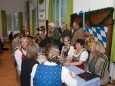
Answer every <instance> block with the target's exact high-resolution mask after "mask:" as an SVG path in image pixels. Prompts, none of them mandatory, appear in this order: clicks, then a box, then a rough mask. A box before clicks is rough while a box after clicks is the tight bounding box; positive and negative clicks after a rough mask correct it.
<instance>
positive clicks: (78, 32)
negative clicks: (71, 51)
mask: <svg viewBox="0 0 115 86" xmlns="http://www.w3.org/2000/svg"><path fill="white" fill-rule="evenodd" d="M72 28H73V31H74V32H73V34H72V37H71V45H75V44H76V41H77V39H83V40H84V37H85V33H84V31H83V29H82V28H81V27H80V25H79V23H78V22H73V26H72Z"/></svg>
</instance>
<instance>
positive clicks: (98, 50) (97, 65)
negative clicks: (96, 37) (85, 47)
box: [87, 41, 109, 85]
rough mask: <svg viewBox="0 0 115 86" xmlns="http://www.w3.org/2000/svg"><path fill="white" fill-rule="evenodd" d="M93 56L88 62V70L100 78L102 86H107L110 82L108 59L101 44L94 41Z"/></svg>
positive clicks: (91, 47) (92, 45) (91, 46)
mask: <svg viewBox="0 0 115 86" xmlns="http://www.w3.org/2000/svg"><path fill="white" fill-rule="evenodd" d="M90 50H91V54H90V56H89V60H88V66H87V70H88V71H90V72H92V73H95V74H97V75H99V76H100V79H101V81H100V84H101V85H105V84H106V83H107V82H109V73H108V63H109V61H108V58H107V56H106V55H105V53H104V52H105V50H104V47H103V45H102V44H101V43H100V42H96V41H93V42H91V45H90Z"/></svg>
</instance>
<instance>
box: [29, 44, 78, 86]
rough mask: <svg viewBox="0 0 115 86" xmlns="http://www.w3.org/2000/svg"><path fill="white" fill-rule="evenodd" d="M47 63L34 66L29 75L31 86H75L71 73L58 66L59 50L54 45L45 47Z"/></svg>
mask: <svg viewBox="0 0 115 86" xmlns="http://www.w3.org/2000/svg"><path fill="white" fill-rule="evenodd" d="M45 55H46V57H47V61H46V62H44V63H43V64H39V65H38V64H35V65H34V67H33V69H32V73H31V86H62V83H65V84H66V85H67V86H77V81H76V80H75V79H74V78H72V76H71V75H70V74H71V72H70V71H69V70H68V69H67V68H66V67H64V66H62V65H60V64H58V56H59V48H58V46H56V45H54V44H47V45H46V47H45Z"/></svg>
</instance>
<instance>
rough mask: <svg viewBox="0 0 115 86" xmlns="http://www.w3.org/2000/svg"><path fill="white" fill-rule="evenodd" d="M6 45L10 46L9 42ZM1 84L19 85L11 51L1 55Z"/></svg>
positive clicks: (4, 85)
mask: <svg viewBox="0 0 115 86" xmlns="http://www.w3.org/2000/svg"><path fill="white" fill-rule="evenodd" d="M5 47H8V48H9V45H8V44H5ZM0 86H19V85H18V82H17V80H16V70H15V66H14V58H13V57H12V54H11V51H10V50H9V51H4V52H3V55H2V56H0ZM106 86H115V84H107V85H106Z"/></svg>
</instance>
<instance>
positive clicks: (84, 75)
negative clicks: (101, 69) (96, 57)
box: [77, 72, 99, 81]
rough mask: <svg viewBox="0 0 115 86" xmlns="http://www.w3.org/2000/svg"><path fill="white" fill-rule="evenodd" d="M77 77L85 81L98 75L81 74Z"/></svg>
mask: <svg viewBox="0 0 115 86" xmlns="http://www.w3.org/2000/svg"><path fill="white" fill-rule="evenodd" d="M77 76H78V77H80V78H82V79H83V80H85V81H88V80H91V79H93V78H97V77H99V75H97V74H94V73H91V72H83V73H80V74H77Z"/></svg>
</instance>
